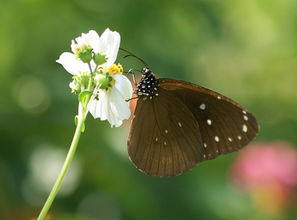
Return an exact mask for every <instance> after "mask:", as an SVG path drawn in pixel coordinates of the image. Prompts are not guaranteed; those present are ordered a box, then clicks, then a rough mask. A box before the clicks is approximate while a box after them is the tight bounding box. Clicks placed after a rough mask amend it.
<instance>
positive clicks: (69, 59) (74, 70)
mask: <svg viewBox="0 0 297 220" xmlns="http://www.w3.org/2000/svg"><path fill="white" fill-rule="evenodd" d="M56 62H57V63H60V64H62V66H63V67H64V68H65V70H66V71H67V72H69V73H71V74H72V75H76V74H78V73H79V72H88V71H89V68H88V65H87V64H86V63H83V62H82V61H80V60H78V59H77V58H76V57H75V55H74V54H73V53H68V52H64V53H62V54H61V55H60V57H59V59H58V60H56Z"/></svg>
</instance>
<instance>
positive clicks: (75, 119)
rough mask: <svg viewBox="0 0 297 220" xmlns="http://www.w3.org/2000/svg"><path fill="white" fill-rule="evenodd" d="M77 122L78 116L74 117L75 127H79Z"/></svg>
mask: <svg viewBox="0 0 297 220" xmlns="http://www.w3.org/2000/svg"><path fill="white" fill-rule="evenodd" d="M77 122H78V115H76V116H75V117H74V124H75V126H77Z"/></svg>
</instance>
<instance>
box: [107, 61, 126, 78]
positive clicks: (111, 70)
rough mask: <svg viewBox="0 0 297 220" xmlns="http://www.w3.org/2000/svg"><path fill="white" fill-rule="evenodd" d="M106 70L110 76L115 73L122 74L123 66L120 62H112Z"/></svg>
mask: <svg viewBox="0 0 297 220" xmlns="http://www.w3.org/2000/svg"><path fill="white" fill-rule="evenodd" d="M107 71H108V72H109V74H110V75H111V76H113V75H115V74H122V73H123V67H122V65H121V64H119V63H118V64H112V65H111V66H110V67H109V68H108V69H107Z"/></svg>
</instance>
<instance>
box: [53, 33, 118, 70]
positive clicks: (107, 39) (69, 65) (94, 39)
mask: <svg viewBox="0 0 297 220" xmlns="http://www.w3.org/2000/svg"><path fill="white" fill-rule="evenodd" d="M120 41H121V38H120V35H119V33H118V32H116V31H111V30H110V29H109V28H107V29H106V30H105V31H104V32H103V34H102V35H101V37H100V36H99V35H98V34H97V32H96V31H94V30H90V31H89V32H88V33H87V34H84V33H82V34H81V36H80V37H77V38H75V40H73V41H72V43H71V49H72V52H73V53H69V52H64V53H62V54H61V56H60V57H59V59H58V60H57V62H58V63H60V64H62V65H63V67H64V68H65V69H66V71H67V72H69V73H71V74H72V75H77V74H78V73H80V72H89V71H90V69H89V66H88V64H87V63H84V62H82V61H81V60H80V59H78V58H77V55H76V54H75V53H76V52H77V48H80V47H83V46H86V47H91V48H92V49H93V52H94V53H100V54H103V55H106V57H107V62H106V63H104V64H102V65H100V66H99V67H104V68H108V67H110V66H111V65H112V64H113V63H114V62H115V60H116V58H117V55H118V51H119V47H120ZM90 64H91V67H92V69H94V68H95V67H96V64H95V63H94V61H91V63H90Z"/></svg>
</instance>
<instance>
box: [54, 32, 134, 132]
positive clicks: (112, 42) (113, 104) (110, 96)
mask: <svg viewBox="0 0 297 220" xmlns="http://www.w3.org/2000/svg"><path fill="white" fill-rule="evenodd" d="M119 47H120V35H119V33H117V32H115V31H110V30H109V29H106V30H105V31H104V33H103V34H102V35H101V37H100V36H99V35H98V34H97V32H96V31H93V30H91V31H89V32H88V33H87V34H84V33H83V34H82V35H81V36H80V37H77V38H76V39H75V40H73V41H72V44H71V49H72V52H73V53H69V52H65V53H63V54H61V56H60V58H59V59H58V60H57V62H58V63H60V64H62V65H63V67H64V68H65V69H66V70H67V71H68V72H69V73H71V74H72V75H77V76H78V77H79V76H81V74H83V73H87V72H90V69H89V66H88V64H87V63H84V62H83V61H81V60H80V59H79V58H78V56H77V54H78V53H79V51H80V50H83V49H85V48H87V49H91V50H92V52H93V53H94V54H98V53H99V54H101V55H105V57H106V58H107V60H106V62H105V63H103V64H102V65H99V66H98V67H99V68H100V69H101V70H104V72H108V74H109V76H111V77H112V79H113V80H112V81H111V83H110V86H109V84H107V87H108V88H105V89H100V88H99V87H98V84H96V74H97V78H98V76H99V75H98V74H100V73H98V72H95V71H94V70H95V68H96V66H97V65H96V64H95V63H94V61H93V60H91V61H90V65H91V69H92V72H93V73H92V74H90V77H93V80H92V81H93V82H94V86H93V87H92V88H93V90H94V91H93V95H92V97H91V99H90V101H89V103H88V107H87V111H90V113H91V114H92V115H93V117H94V118H100V119H101V120H108V122H109V123H110V124H111V126H116V127H118V126H120V125H121V124H122V121H123V120H124V119H128V118H129V117H130V114H131V112H130V107H129V102H127V101H126V100H128V99H130V98H131V97H132V93H133V89H132V85H131V82H130V81H129V79H128V78H127V77H126V76H124V75H122V71H123V70H122V67H121V65H115V64H114V62H115V60H116V58H117V54H118V51H119ZM113 64H114V65H113ZM77 76H75V77H77ZM70 87H71V89H72V90H74V91H75V90H77V88H78V87H77V85H75V84H74V83H70ZM82 87H83V88H84V86H82ZM82 111H83V110H82V104H81V103H80V104H79V114H78V116H79V117H80V116H81V113H82Z"/></svg>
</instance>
